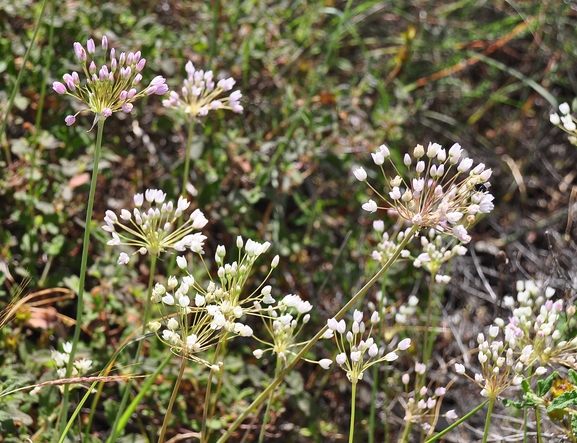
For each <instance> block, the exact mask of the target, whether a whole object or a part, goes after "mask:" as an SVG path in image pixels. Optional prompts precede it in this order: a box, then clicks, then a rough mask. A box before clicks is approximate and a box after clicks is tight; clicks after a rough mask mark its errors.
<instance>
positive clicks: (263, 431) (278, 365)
mask: <svg viewBox="0 0 577 443" xmlns="http://www.w3.org/2000/svg"><path fill="white" fill-rule="evenodd" d="M280 368H281V360H280V358H277V359H276V368H275V370H274V376H275V378H276V377H278V375H279V374H280ZM273 394H274V392H271V393H270V396H269V398H268V402H267V403H266V411H265V412H264V417H263V418H262V427H261V428H260V435H259V437H258V443H262V442H263V441H264V435H265V434H266V425H267V424H268V418H269V414H270V409H271V407H272V400H273Z"/></svg>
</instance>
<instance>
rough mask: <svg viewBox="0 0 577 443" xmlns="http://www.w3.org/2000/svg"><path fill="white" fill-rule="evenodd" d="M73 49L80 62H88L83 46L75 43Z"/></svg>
mask: <svg viewBox="0 0 577 443" xmlns="http://www.w3.org/2000/svg"><path fill="white" fill-rule="evenodd" d="M73 47H74V53H75V54H76V57H78V60H80V61H81V62H85V61H86V51H85V50H84V48H83V47H82V45H81V44H80V43H78V42H74V45H73Z"/></svg>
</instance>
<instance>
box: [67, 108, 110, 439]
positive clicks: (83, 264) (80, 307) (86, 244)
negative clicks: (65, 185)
mask: <svg viewBox="0 0 577 443" xmlns="http://www.w3.org/2000/svg"><path fill="white" fill-rule="evenodd" d="M104 121H105V119H103V118H101V119H99V120H98V127H97V132H96V147H95V149H94V164H93V167H92V179H91V181H90V192H89V194H88V204H87V205H86V222H85V227H84V239H83V242H82V258H81V260H80V279H79V281H78V301H77V307H76V326H75V327H74V337H73V338H72V349H71V350H70V357H69V358H68V365H67V366H66V378H68V377H70V374H71V373H72V365H73V363H74V356H75V355H76V348H77V347H78V341H79V340H80V330H81V329H82V315H83V313H84V282H85V280H86V268H87V264H88V250H89V249H90V229H91V225H92V209H93V207H94V195H95V194H96V182H97V179H98V163H99V161H100V151H101V148H102V133H103V132H104ZM69 393H70V389H69V386H68V384H66V385H64V394H63V397H62V409H61V411H60V417H59V421H60V424H59V426H58V435H62V433H63V432H64V426H65V425H66V418H64V419H63V417H62V415H63V414H67V411H68V397H69Z"/></svg>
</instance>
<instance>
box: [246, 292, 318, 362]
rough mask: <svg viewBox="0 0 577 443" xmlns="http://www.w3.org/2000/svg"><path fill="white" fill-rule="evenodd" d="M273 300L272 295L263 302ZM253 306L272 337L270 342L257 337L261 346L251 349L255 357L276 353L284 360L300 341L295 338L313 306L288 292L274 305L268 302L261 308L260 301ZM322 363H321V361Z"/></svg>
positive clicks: (306, 321) (292, 352)
mask: <svg viewBox="0 0 577 443" xmlns="http://www.w3.org/2000/svg"><path fill="white" fill-rule="evenodd" d="M271 301H274V299H272V297H267V299H264V300H263V303H265V304H266V303H270V302H271ZM255 307H256V308H257V309H258V310H260V311H261V313H262V317H263V321H264V324H265V327H266V329H267V331H268V333H269V334H270V336H271V338H272V343H267V342H266V341H265V340H261V339H259V338H257V337H255V338H256V339H257V341H259V342H260V343H261V344H262V345H263V346H261V347H260V348H258V349H255V350H254V351H253V354H254V356H255V357H256V358H258V359H260V358H262V356H263V355H264V353H265V352H268V351H270V352H272V353H273V354H276V355H277V357H278V358H279V359H280V360H281V361H286V359H287V355H290V354H295V352H294V351H293V349H294V348H295V347H298V346H299V345H300V343H298V342H296V338H297V336H298V335H299V333H300V332H301V330H302V327H303V325H304V324H306V323H308V321H309V320H310V317H311V316H310V314H309V312H310V311H311V310H312V308H313V306H312V305H311V304H310V303H309V302H308V301H306V300H303V299H302V298H300V297H299V296H298V295H295V294H288V295H285V296H284V297H283V299H282V300H280V301H279V302H278V303H277V305H276V306H272V305H270V304H269V306H267V307H266V308H262V306H261V304H260V303H257V304H255ZM321 365H322V363H321Z"/></svg>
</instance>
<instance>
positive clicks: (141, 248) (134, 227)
mask: <svg viewBox="0 0 577 443" xmlns="http://www.w3.org/2000/svg"><path fill="white" fill-rule="evenodd" d="M165 199H166V193H164V192H162V191H161V190H159V189H147V190H146V191H145V192H144V194H136V195H135V196H134V199H133V200H134V206H135V208H134V209H133V210H132V212H130V211H129V210H128V209H121V211H120V216H119V217H118V216H117V215H116V213H114V211H111V210H108V211H106V216H105V217H104V222H105V223H106V225H104V226H103V227H102V229H103V230H105V231H106V232H109V233H110V234H112V240H110V241H109V242H108V244H109V245H112V246H120V245H126V246H131V247H134V248H137V250H138V252H140V254H142V255H144V254H152V255H158V254H159V253H160V252H162V251H165V250H167V249H174V250H176V251H179V252H182V251H184V250H185V249H187V248H188V249H190V250H191V251H193V252H195V253H198V254H202V253H203V246H204V240H206V236H205V235H203V234H200V233H199V232H195V233H193V231H194V230H198V229H202V228H204V227H205V226H206V224H207V223H208V220H207V219H206V217H205V216H204V214H203V213H202V211H200V210H199V209H195V210H194V211H193V212H192V213H191V214H190V217H189V218H188V220H186V222H185V223H184V224H182V225H181V226H180V227H178V219H179V218H180V216H181V215H182V214H183V213H184V211H185V210H186V209H188V207H189V206H190V202H189V201H188V200H187V199H186V198H184V197H179V199H178V201H177V203H176V205H175V204H174V203H173V202H172V201H169V202H165ZM145 201H146V204H145ZM117 229H118V230H117ZM129 261H130V256H129V255H128V254H126V253H125V252H121V253H120V256H119V258H118V264H120V265H125V264H127V263H128V262H129Z"/></svg>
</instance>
